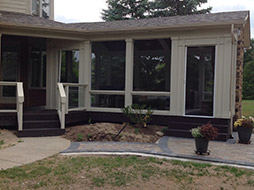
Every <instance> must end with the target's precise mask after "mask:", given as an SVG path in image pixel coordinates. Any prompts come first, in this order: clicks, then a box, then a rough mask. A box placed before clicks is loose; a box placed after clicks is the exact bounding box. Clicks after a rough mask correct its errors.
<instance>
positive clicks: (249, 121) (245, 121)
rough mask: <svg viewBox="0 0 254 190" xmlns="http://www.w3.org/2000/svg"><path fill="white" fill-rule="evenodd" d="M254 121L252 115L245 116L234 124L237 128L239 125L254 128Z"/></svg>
mask: <svg viewBox="0 0 254 190" xmlns="http://www.w3.org/2000/svg"><path fill="white" fill-rule="evenodd" d="M253 123H254V119H253V118H252V117H250V118H249V119H247V118H243V119H238V120H237V121H235V123H234V126H235V128H237V127H244V128H253V127H254V125H253Z"/></svg>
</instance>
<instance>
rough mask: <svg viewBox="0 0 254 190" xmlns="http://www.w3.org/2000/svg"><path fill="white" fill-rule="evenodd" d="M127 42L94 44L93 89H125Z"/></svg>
mask: <svg viewBox="0 0 254 190" xmlns="http://www.w3.org/2000/svg"><path fill="white" fill-rule="evenodd" d="M125 49H126V47H125V41H111V42H94V43H93V44H92V89H93V90H124V89H125Z"/></svg>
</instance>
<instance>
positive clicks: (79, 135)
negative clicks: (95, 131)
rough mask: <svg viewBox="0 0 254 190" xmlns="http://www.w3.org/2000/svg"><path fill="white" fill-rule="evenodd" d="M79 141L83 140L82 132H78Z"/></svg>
mask: <svg viewBox="0 0 254 190" xmlns="http://www.w3.org/2000/svg"><path fill="white" fill-rule="evenodd" d="M77 141H78V142H81V141H83V135H82V134H81V133H78V134H77Z"/></svg>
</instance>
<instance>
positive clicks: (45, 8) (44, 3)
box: [41, 0, 50, 18]
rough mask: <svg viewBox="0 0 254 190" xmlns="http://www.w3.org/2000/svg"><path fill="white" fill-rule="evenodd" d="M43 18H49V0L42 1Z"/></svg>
mask: <svg viewBox="0 0 254 190" xmlns="http://www.w3.org/2000/svg"><path fill="white" fill-rule="evenodd" d="M41 6H42V17H43V18H49V8H50V7H49V0H42V5H41Z"/></svg>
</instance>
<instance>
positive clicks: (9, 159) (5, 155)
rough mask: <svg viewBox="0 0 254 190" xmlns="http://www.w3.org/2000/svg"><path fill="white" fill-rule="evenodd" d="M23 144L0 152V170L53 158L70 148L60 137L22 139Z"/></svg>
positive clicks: (66, 141) (68, 143)
mask: <svg viewBox="0 0 254 190" xmlns="http://www.w3.org/2000/svg"><path fill="white" fill-rule="evenodd" d="M21 140H22V141H23V142H21V143H18V144H16V145H15V146H13V147H10V148H6V149H2V150H0V170H1V169H7V168H12V167H14V166H20V165H23V164H28V163H32V162H35V161H37V160H41V159H44V158H47V157H50V156H53V155H55V154H57V153H59V152H60V151H63V150H65V149H66V148H68V147H69V146H70V142H69V141H68V140H66V139H64V138H61V137H36V138H22V139H21Z"/></svg>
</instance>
